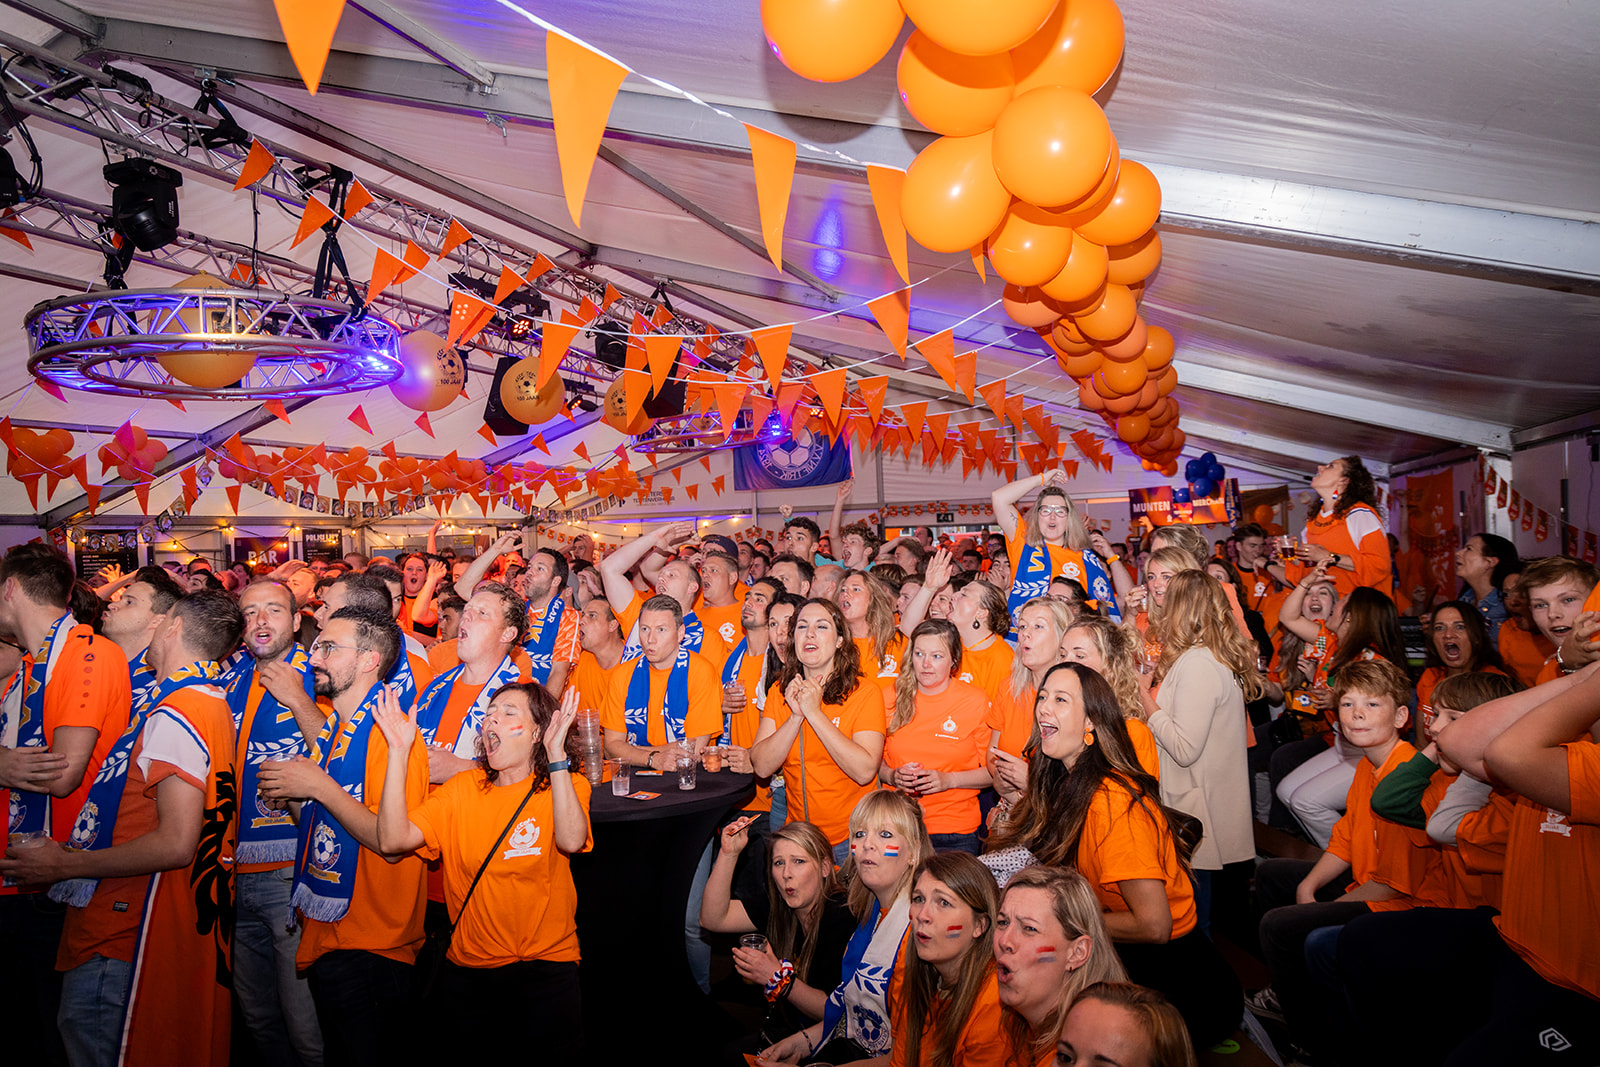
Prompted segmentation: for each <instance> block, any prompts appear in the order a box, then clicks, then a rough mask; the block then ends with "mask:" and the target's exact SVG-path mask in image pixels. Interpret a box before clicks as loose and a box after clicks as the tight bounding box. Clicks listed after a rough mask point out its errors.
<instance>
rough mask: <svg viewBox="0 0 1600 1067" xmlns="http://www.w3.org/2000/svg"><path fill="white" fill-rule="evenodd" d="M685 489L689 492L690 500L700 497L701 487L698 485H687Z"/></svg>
mask: <svg viewBox="0 0 1600 1067" xmlns="http://www.w3.org/2000/svg"><path fill="white" fill-rule="evenodd" d="M683 491H684V492H685V493H688V494H689V499H690V500H699V499H700V487H699V486H698V485H686V486H684V487H683Z"/></svg>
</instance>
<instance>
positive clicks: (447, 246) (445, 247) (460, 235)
mask: <svg viewBox="0 0 1600 1067" xmlns="http://www.w3.org/2000/svg"><path fill="white" fill-rule="evenodd" d="M470 240H472V231H471V230H469V229H467V228H466V227H465V226H463V225H461V223H459V222H457V221H456V220H455V219H451V220H450V228H449V229H447V230H445V232H444V244H442V245H440V246H439V258H440V259H443V258H444V257H445V256H448V255H449V254H450V253H451V252H454V251H455V250H456V249H457V248H459V247H461V246H462V245H464V244H466V243H467V242H468V241H470ZM499 302H500V301H498V300H496V301H495V303H497V304H498V303H499Z"/></svg>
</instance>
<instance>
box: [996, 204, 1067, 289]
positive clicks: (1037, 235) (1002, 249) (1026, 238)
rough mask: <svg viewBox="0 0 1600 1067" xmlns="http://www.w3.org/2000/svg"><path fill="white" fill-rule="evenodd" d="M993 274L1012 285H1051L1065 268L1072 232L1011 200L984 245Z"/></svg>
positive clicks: (1031, 208)
mask: <svg viewBox="0 0 1600 1067" xmlns="http://www.w3.org/2000/svg"><path fill="white" fill-rule="evenodd" d="M987 248H988V252H989V262H990V263H992V264H993V265H994V269H995V273H997V274H999V275H1000V277H1002V278H1004V279H1005V280H1006V281H1008V282H1010V283H1011V284H1012V285H1038V284H1040V283H1041V282H1047V281H1050V280H1051V279H1052V278H1054V277H1055V276H1056V275H1057V274H1059V273H1061V268H1062V267H1064V266H1066V263H1067V254H1068V253H1069V252H1071V251H1072V231H1071V230H1069V229H1067V228H1066V227H1065V226H1063V225H1061V224H1060V223H1059V222H1058V221H1056V218H1055V216H1053V215H1051V214H1050V213H1049V212H1048V211H1044V210H1041V209H1040V208H1036V207H1034V206H1033V205H1031V204H1024V203H1023V202H1022V201H1020V200H1013V201H1012V202H1011V206H1010V207H1009V208H1007V209H1006V217H1005V218H1004V219H1002V220H1001V222H1000V225H999V226H998V227H996V229H995V231H994V233H993V234H991V235H990V236H989V241H988V244H987Z"/></svg>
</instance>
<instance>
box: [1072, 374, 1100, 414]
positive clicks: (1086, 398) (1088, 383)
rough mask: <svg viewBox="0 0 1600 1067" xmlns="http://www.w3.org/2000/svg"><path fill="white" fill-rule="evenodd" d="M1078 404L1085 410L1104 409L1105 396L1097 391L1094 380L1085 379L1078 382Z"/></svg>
mask: <svg viewBox="0 0 1600 1067" xmlns="http://www.w3.org/2000/svg"><path fill="white" fill-rule="evenodd" d="M1078 404H1079V406H1081V407H1082V408H1083V409H1084V410H1085V411H1104V410H1105V409H1106V402H1105V398H1104V397H1102V396H1101V395H1100V394H1099V393H1097V392H1095V388H1094V381H1093V380H1092V379H1085V380H1083V381H1081V382H1079V383H1078Z"/></svg>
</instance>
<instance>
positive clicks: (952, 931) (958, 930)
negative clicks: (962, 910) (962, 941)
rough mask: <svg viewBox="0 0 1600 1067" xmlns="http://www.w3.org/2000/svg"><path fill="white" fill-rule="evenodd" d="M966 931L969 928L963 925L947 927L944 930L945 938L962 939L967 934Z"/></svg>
mask: <svg viewBox="0 0 1600 1067" xmlns="http://www.w3.org/2000/svg"><path fill="white" fill-rule="evenodd" d="M966 929H967V928H966V927H965V926H963V925H961V924H959V923H958V924H956V925H955V926H946V927H945V928H944V936H945V937H960V936H961V935H962V934H963V933H965V932H966Z"/></svg>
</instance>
